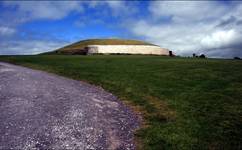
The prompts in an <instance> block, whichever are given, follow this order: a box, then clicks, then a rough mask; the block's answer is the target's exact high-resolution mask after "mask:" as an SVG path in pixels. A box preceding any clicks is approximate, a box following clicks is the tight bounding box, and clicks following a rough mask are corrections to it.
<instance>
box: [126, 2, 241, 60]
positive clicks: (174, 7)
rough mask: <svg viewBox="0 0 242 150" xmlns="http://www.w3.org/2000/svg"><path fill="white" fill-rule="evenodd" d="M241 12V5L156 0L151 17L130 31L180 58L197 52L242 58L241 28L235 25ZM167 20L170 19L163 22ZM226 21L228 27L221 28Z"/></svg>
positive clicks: (139, 21) (136, 23)
mask: <svg viewBox="0 0 242 150" xmlns="http://www.w3.org/2000/svg"><path fill="white" fill-rule="evenodd" d="M239 10H242V3H236V4H234V3H231V4H229V5H225V4H221V3H218V2H209V1H199V2H191V1H186V2H182V1H178V2H174V1H154V2H152V3H151V5H150V6H149V11H150V14H151V16H150V18H144V19H142V20H136V21H133V22H131V28H129V30H130V31H131V32H132V33H133V34H134V35H136V36H138V37H143V38H144V39H145V40H147V41H150V42H153V43H155V44H157V45H160V46H162V47H165V48H169V49H171V50H173V51H174V52H175V53H176V54H178V55H191V54H192V53H194V52H195V53H198V54H200V53H205V54H208V55H210V56H212V57H214V56H215V57H216V56H222V54H221V53H223V50H224V53H225V51H226V54H227V56H228V57H231V56H232V54H233V55H235V54H236V53H237V54H239V55H241V53H240V52H239V50H238V49H239V48H238V47H239V46H241V47H242V44H240V43H241V42H240V41H241V40H242V28H241V26H238V25H236V21H237V20H238V19H240V18H241V17H242V13H241V12H242V11H241V12H240V11H239ZM165 17H166V18H167V17H169V18H171V20H168V21H164V18H165ZM231 17H232V18H233V19H232V21H231V22H230V20H231V19H230V18H231ZM229 19H230V20H229ZM224 20H226V21H227V22H226V27H225V26H224V27H218V24H221V22H222V21H223V22H225V21H224ZM232 23H233V24H232ZM225 49H226V50H225ZM229 51H231V56H229V55H228V54H229V53H228V52H229ZM232 51H233V52H232Z"/></svg>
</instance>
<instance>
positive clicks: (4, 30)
mask: <svg viewBox="0 0 242 150" xmlns="http://www.w3.org/2000/svg"><path fill="white" fill-rule="evenodd" d="M15 32H16V31H15V29H13V28H10V27H5V26H0V35H1V36H8V35H12V34H14V33H15Z"/></svg>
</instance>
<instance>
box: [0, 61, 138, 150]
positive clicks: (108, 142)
mask: <svg viewBox="0 0 242 150" xmlns="http://www.w3.org/2000/svg"><path fill="white" fill-rule="evenodd" d="M0 113H1V114H0V149H10V148H13V149H81V150H82V149H83V150H84V149H85V150H86V149H105V150H106V149H135V147H134V143H133V131H134V130H135V129H136V128H137V127H138V125H139V119H138V117H137V116H136V115H134V114H133V113H132V112H131V111H130V110H129V109H128V108H127V107H125V106H124V105H123V104H122V103H121V102H119V100H118V99H117V98H116V97H115V96H113V95H112V94H110V93H108V92H105V91H104V90H103V89H101V88H98V87H95V86H93V85H90V84H87V83H84V82H80V81H75V80H71V79H67V78H64V77H60V76H57V75H53V74H49V73H46V72H42V71H36V70H32V69H28V68H25V67H20V66H15V65H11V64H7V63H0Z"/></svg>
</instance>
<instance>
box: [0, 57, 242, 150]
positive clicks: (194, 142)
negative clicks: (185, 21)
mask: <svg viewBox="0 0 242 150" xmlns="http://www.w3.org/2000/svg"><path fill="white" fill-rule="evenodd" d="M0 61H8V62H11V63H14V64H19V65H23V66H28V67H31V68H36V69H40V70H45V71H48V72H52V73H56V74H59V75H62V76H66V77H70V78H73V79H77V80H84V81H87V82H89V83H91V84H95V85H99V86H102V87H103V88H104V89H106V90H107V91H110V92H112V93H114V94H115V95H116V96H118V97H119V98H120V99H121V100H122V101H124V102H125V103H126V104H127V105H130V106H131V107H132V109H134V110H135V111H137V112H139V113H141V114H142V116H143V118H144V123H143V127H142V128H141V129H139V130H138V131H137V132H136V141H137V145H138V147H139V148H140V149H233V150H234V149H242V61H240V60H221V59H198V58H197V59H195V58H169V57H161V56H138V55H137V56H132V55H126V56H122V55H116V56H111V55H110V56H104V55H94V56H76V55H75V56H64V55H63V56H62V55H56V56H55V55H39V56H1V57H0Z"/></svg>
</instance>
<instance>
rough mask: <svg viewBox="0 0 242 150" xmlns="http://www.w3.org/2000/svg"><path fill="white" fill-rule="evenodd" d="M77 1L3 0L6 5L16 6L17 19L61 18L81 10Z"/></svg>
mask: <svg viewBox="0 0 242 150" xmlns="http://www.w3.org/2000/svg"><path fill="white" fill-rule="evenodd" d="M81 4H82V3H81V2H78V1H62V2H61V1H5V2H4V5H5V6H6V7H12V8H16V14H17V15H19V16H21V17H22V18H19V19H23V18H24V19H26V20H29V19H30V20H31V19H61V18H64V17H66V16H67V15H68V14H69V13H71V12H72V11H77V12H81V11H83V8H82V5H81Z"/></svg>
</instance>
